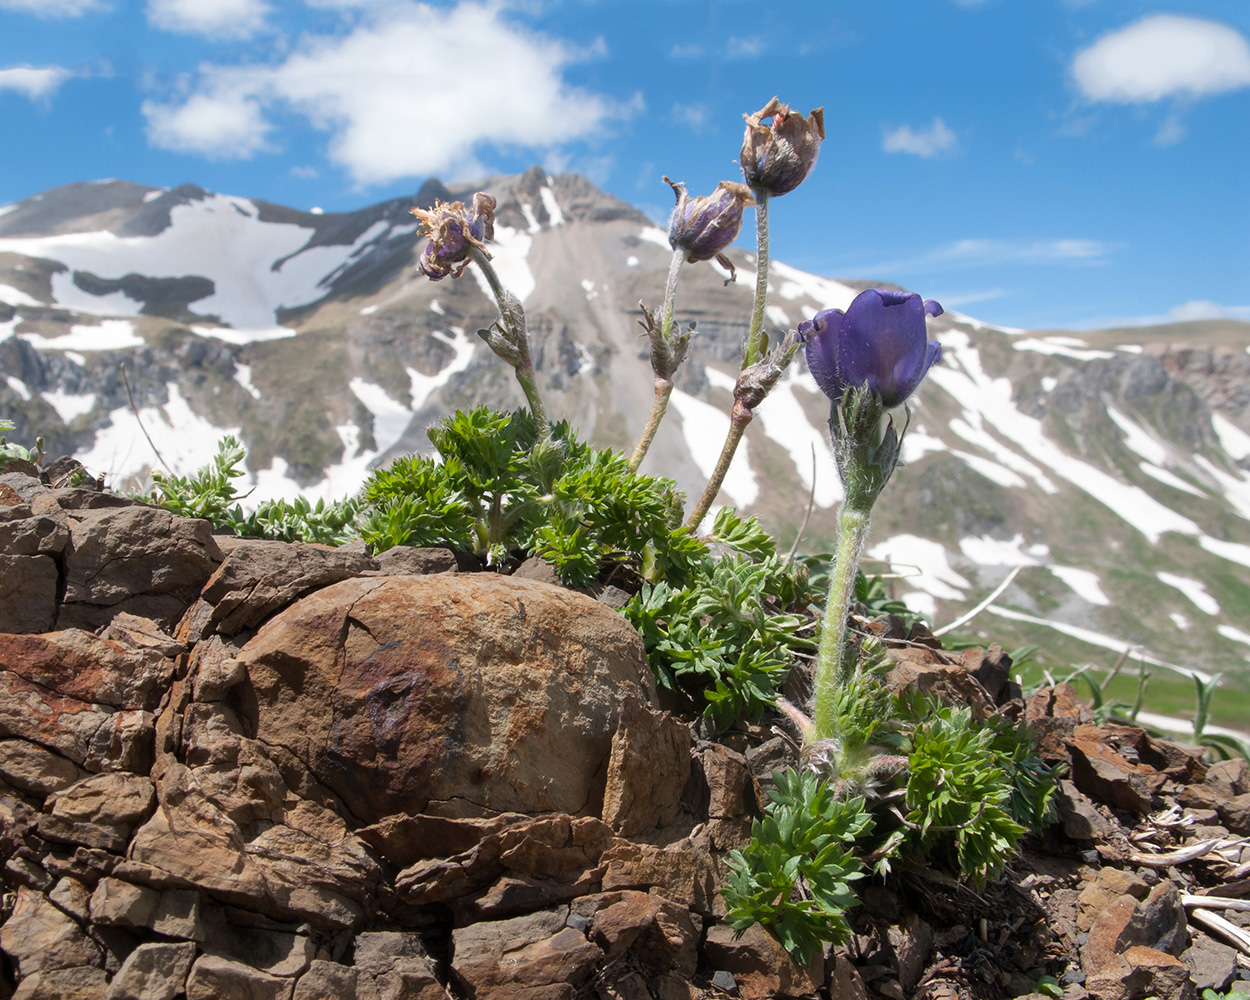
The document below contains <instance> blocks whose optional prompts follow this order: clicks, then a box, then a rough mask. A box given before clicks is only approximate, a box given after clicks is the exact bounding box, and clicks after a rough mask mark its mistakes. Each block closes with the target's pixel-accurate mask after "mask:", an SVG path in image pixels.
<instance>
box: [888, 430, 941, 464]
mask: <svg viewBox="0 0 1250 1000" xmlns="http://www.w3.org/2000/svg"><path fill="white" fill-rule="evenodd" d="M931 451H946V445H945V443H943V441H942V439H941V438H935V437H934V436H933V435H932V434H929V433H927V432H926V431H925V429H924V428H923V427H913V428H912V429H911V430H909V431H908V432H907V433H906V434H904V435H903V451H902V455H901V457H900V459H899V461H901V462H902V463H903V465H911V464H913V463H915V462H919V461H920V460H921V459H922V458H924V457H925V455H927V454H928V453H929V452H931Z"/></svg>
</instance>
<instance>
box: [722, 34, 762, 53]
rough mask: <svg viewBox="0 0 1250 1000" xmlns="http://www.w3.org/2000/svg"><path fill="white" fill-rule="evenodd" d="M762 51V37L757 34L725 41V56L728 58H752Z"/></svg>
mask: <svg viewBox="0 0 1250 1000" xmlns="http://www.w3.org/2000/svg"><path fill="white" fill-rule="evenodd" d="M763 51H764V39H762V38H760V37H759V36H757V35H751V36H750V37H748V38H731V39H729V41H728V42H726V43H725V56H726V58H729V59H754V58H755V57H756V56H758V55H760V54H761V53H762V52H763Z"/></svg>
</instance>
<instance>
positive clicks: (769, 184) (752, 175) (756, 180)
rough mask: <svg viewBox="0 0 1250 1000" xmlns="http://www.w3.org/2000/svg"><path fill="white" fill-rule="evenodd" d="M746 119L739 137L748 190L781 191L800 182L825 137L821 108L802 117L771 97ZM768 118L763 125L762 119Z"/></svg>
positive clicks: (784, 191)
mask: <svg viewBox="0 0 1250 1000" xmlns="http://www.w3.org/2000/svg"><path fill="white" fill-rule="evenodd" d="M742 117H743V118H745V119H746V122H747V129H746V134H745V135H743V137H742V154H741V156H740V157H739V162H740V163H741V164H742V176H743V177H744V178H745V179H746V182H747V184H748V185H749V186H750V187H751V188H752V189H756V188H759V189H762V190H764V191H767V192H768V193H769V194H773V195H777V194H785V193H786V192H787V191H793V190H794V189H795V188H796V187H798V186H799V185H800V184H802V183H803V179H804V178H805V177H807V175H808V174H809V173H811V170H812V167H813V166H815V164H816V154H817V153H819V152H820V143H821V141H822V140H823V139H824V138H825V109H824V108H817V109H816V110H815V111H813V112H812V113H811V114H810V115H808V116H807V117H806V118H804V117H803V116H802V115H801V114H799V113H798V112H797V111H791V110H790V108H789V107H788V106H787V105H785V104H782V103H781V102H780V101H779V100H777V98H775V97H774V98H773V99H772V100H771V101H769V102H768V103H767V104H765V105H764V107H762V108H761V109H760V110H759V111H757V112H756V113H755V114H753V115H743V116H742ZM765 118H772V122H771V123H770V124H768V125H765V124H764V123H763V122H764V119H765Z"/></svg>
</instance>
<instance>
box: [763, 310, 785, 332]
mask: <svg viewBox="0 0 1250 1000" xmlns="http://www.w3.org/2000/svg"><path fill="white" fill-rule="evenodd" d="M764 315H765V316H767V317H768V318H769V319H771V320H772V321H773V322H774V323H776V324H777V325H778V326H779V327H781V328H782V329H783V330H788V329H790V327H791V325H792V324H791V323H790V314H789V313H788V312H786V311H785V310H784V309H782V308H781V306H776V305H769V306H765V307H764Z"/></svg>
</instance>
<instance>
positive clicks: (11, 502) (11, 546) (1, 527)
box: [0, 476, 69, 556]
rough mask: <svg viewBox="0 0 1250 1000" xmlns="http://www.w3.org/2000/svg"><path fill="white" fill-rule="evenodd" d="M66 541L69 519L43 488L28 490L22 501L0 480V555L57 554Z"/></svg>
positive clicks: (67, 538) (67, 539)
mask: <svg viewBox="0 0 1250 1000" xmlns="http://www.w3.org/2000/svg"><path fill="white" fill-rule="evenodd" d="M2 478H7V476H6V477H2ZM68 541H69V520H68V518H66V516H65V512H64V511H63V510H61V508H60V507H59V506H57V504H56V503H55V502H54V501H53V500H52V498H51V497H50V496H49V495H48V493H47V491H43V492H42V493H32V494H31V502H30V503H26V502H25V501H23V499H22V498H21V497H20V496H19V495H18V494H17V493H16V492H15V491H14V490H13V489H12V488H11V487H9V486H8V485H7V484H0V555H9V556H34V555H46V556H57V555H60V554H61V552H62V550H63V549H64V548H65V543H66V542H68Z"/></svg>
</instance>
